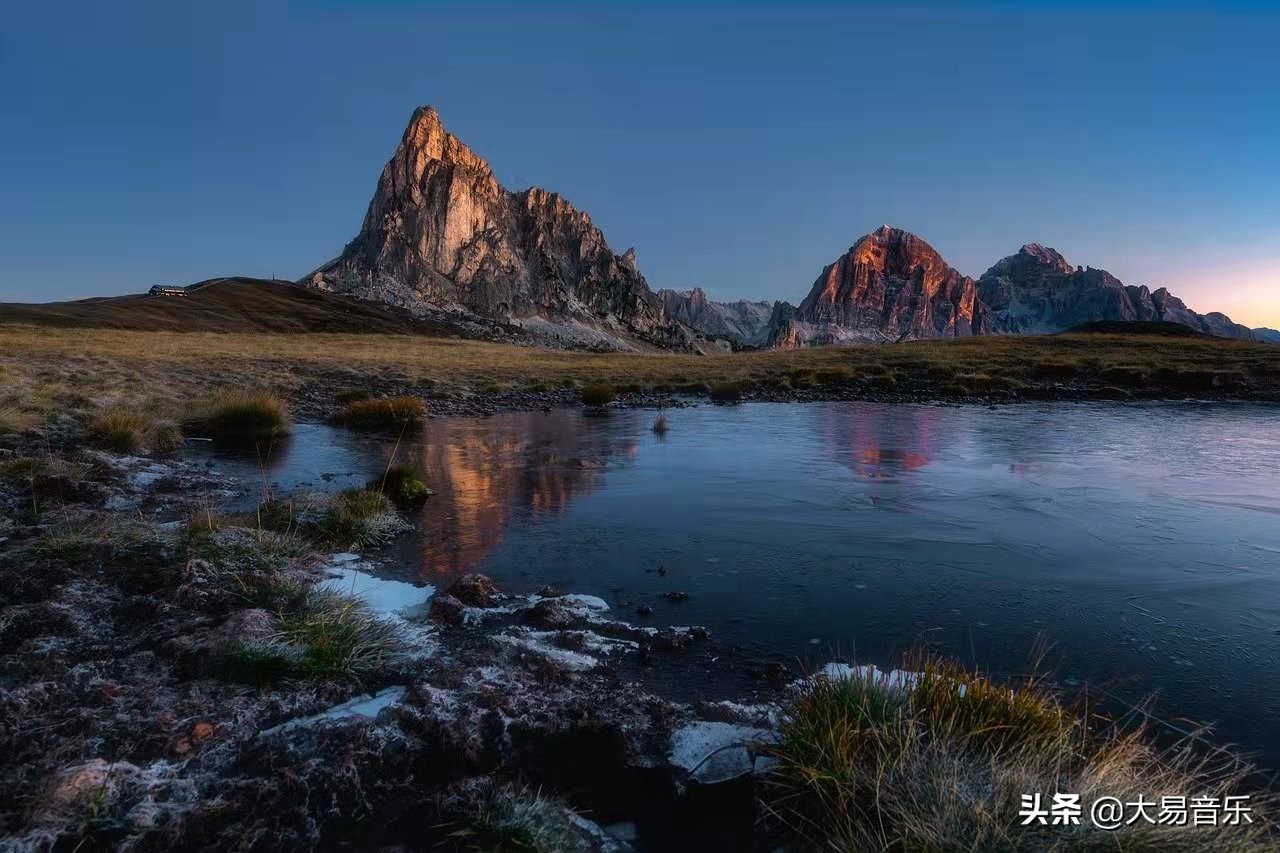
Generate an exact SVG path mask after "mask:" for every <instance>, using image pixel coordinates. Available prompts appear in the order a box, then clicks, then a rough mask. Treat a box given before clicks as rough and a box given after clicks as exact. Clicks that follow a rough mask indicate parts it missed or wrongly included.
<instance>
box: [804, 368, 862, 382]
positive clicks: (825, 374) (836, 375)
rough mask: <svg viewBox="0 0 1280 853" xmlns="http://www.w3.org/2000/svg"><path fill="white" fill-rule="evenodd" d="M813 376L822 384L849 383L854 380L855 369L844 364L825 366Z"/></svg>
mask: <svg viewBox="0 0 1280 853" xmlns="http://www.w3.org/2000/svg"><path fill="white" fill-rule="evenodd" d="M813 376H814V379H815V380H816V381H817V382H818V383H819V384H820V385H847V384H849V382H851V381H852V380H853V370H851V369H850V368H848V367H845V366H844V365H838V366H836V367H824V368H822V369H821V370H817V371H815V372H814V374H813Z"/></svg>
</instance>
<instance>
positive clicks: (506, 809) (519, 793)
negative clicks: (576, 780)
mask: <svg viewBox="0 0 1280 853" xmlns="http://www.w3.org/2000/svg"><path fill="white" fill-rule="evenodd" d="M452 837H453V838H454V839H455V840H456V841H457V842H458V844H459V846H460V847H461V848H462V849H464V850H469V851H477V853H479V851H484V853H517V851H518V853H559V851H562V850H576V849H579V848H580V847H581V845H580V844H577V843H575V842H576V841H577V837H576V834H575V832H574V827H573V822H572V813H571V812H570V811H569V810H568V808H567V807H566V806H565V805H564V804H563V803H561V802H560V801H558V800H554V799H551V798H549V797H544V796H542V795H541V794H539V793H537V792H534V791H530V790H526V789H523V788H514V787H509V788H503V789H501V790H499V791H497V792H495V793H494V794H492V795H491V796H490V797H489V798H488V801H487V802H485V803H484V804H483V805H482V806H481V807H480V811H479V814H477V815H476V816H475V817H474V818H473V819H472V820H471V821H470V822H469V823H468V825H467V826H466V827H465V828H463V829H460V830H458V831H456V832H454V833H452Z"/></svg>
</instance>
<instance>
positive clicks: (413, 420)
mask: <svg viewBox="0 0 1280 853" xmlns="http://www.w3.org/2000/svg"><path fill="white" fill-rule="evenodd" d="M426 417H427V404H426V403H424V402H422V401H421V400H419V399H418V398H417V397H382V398H379V399H376V400H354V401H352V402H350V403H348V404H347V406H346V408H345V409H343V411H342V419H343V420H344V421H346V422H347V425H348V426H353V427H360V428H362V429H389V428H398V427H405V426H413V425H416V424H420V423H422V421H424V420H426Z"/></svg>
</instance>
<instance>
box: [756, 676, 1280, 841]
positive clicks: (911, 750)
mask: <svg viewBox="0 0 1280 853" xmlns="http://www.w3.org/2000/svg"><path fill="white" fill-rule="evenodd" d="M904 666H905V667H906V668H907V669H908V670H909V671H911V672H919V673H921V675H920V677H919V678H918V681H917V682H916V685H915V686H914V688H909V689H891V688H886V687H885V685H884V683H883V682H881V681H878V680H877V679H876V678H875V677H874V676H873V675H871V674H865V675H858V674H856V673H855V674H854V676H853V677H852V678H826V677H821V676H819V677H817V678H815V679H813V680H812V681H811V682H809V683H808V684H807V686H805V687H803V688H802V689H801V690H800V691H799V692H798V694H797V695H796V696H795V697H794V698H793V699H792V700H791V701H790V702H789V704H788V705H787V706H786V707H785V709H784V713H783V719H782V722H781V739H780V741H779V742H778V743H777V744H776V745H774V746H772V747H769V748H768V751H769V752H770V753H771V754H772V756H773V757H774V758H775V759H776V760H777V764H776V765H775V766H774V768H773V769H772V770H771V772H770V774H769V776H768V777H767V782H766V788H765V801H764V802H765V805H766V808H768V809H769V810H770V811H771V812H772V813H773V814H774V816H775V817H776V818H778V819H779V820H781V821H782V822H783V823H784V824H785V825H787V826H789V827H790V828H791V829H792V830H793V831H795V832H796V833H797V834H798V835H799V836H800V837H801V838H802V839H804V840H805V842H807V845H808V846H801V847H800V848H798V849H814V850H818V849H821V850H903V851H907V850H1008V851H1013V850H1052V851H1068V850H1120V851H1124V850H1142V851H1147V850H1163V851H1195V850H1207V849H1214V850H1240V851H1255V850H1256V851H1263V850H1274V849H1276V847H1275V842H1276V834H1275V833H1276V829H1277V827H1276V823H1275V817H1274V808H1275V806H1276V800H1275V797H1274V796H1273V795H1272V794H1270V793H1268V792H1266V791H1265V790H1259V789H1258V787H1257V785H1258V781H1259V780H1258V779H1257V777H1256V776H1254V774H1253V770H1252V768H1251V767H1249V766H1248V765H1247V764H1246V763H1245V762H1243V761H1242V760H1241V759H1239V758H1238V757H1236V756H1234V755H1232V754H1230V753H1228V752H1226V751H1224V750H1217V749H1212V748H1210V747H1207V746H1202V745H1200V744H1199V743H1197V742H1195V741H1193V740H1188V741H1186V742H1183V743H1181V744H1177V745H1174V746H1172V747H1167V748H1161V747H1157V746H1156V745H1155V744H1154V742H1153V739H1152V738H1151V737H1150V736H1149V734H1148V733H1147V732H1145V731H1143V730H1141V729H1126V728H1124V727H1121V726H1118V725H1115V724H1114V723H1112V722H1110V721H1107V720H1102V719H1100V718H1098V717H1096V716H1091V715H1090V714H1089V713H1088V712H1087V710H1086V709H1085V708H1084V707H1083V706H1079V707H1078V706H1073V705H1065V704H1063V702H1062V701H1061V699H1060V698H1059V697H1058V696H1057V695H1056V694H1055V693H1054V692H1052V691H1051V690H1048V689H1046V688H1045V687H1044V686H1042V685H1041V684H1038V683H1035V682H1032V683H1028V684H1012V685H1011V684H1001V683H998V682H995V681H993V680H991V679H989V678H987V677H985V676H983V675H981V674H979V673H976V672H973V671H970V670H967V669H965V668H963V667H961V666H959V665H957V664H955V663H951V662H947V661H941V660H937V659H930V658H920V657H916V658H915V659H913V660H908V661H907V662H906V663H905V664H904ZM1037 792H1039V793H1041V794H1042V797H1043V801H1044V802H1045V803H1046V804H1048V803H1051V802H1052V796H1053V794H1054V793H1055V792H1067V793H1077V794H1080V800H1081V803H1082V804H1084V812H1083V814H1082V819H1081V821H1080V824H1079V825H1075V826H1069V827H1064V826H1054V825H1048V826H1042V825H1039V824H1038V823H1032V824H1030V825H1023V824H1022V822H1021V820H1020V818H1019V815H1018V812H1019V808H1020V806H1021V797H1022V795H1023V794H1034V793H1037ZM1243 794H1252V798H1251V800H1250V802H1249V803H1247V805H1250V806H1251V807H1252V809H1253V817H1254V822H1253V823H1251V824H1250V823H1245V822H1244V821H1241V822H1240V825H1235V826H1177V825H1170V824H1166V825H1152V824H1151V823H1148V822H1146V821H1145V820H1142V819H1139V820H1138V821H1136V822H1135V823H1133V824H1130V825H1126V826H1123V827H1121V828H1119V829H1118V830H1116V831H1114V832H1111V831H1104V830H1101V829H1099V828H1097V827H1095V826H1094V825H1093V824H1092V822H1091V820H1090V818H1089V811H1088V809H1089V804H1091V803H1092V802H1093V801H1094V800H1096V799H1097V798H1099V797H1101V796H1112V797H1117V798H1119V799H1120V800H1121V801H1122V802H1124V803H1132V802H1135V801H1136V800H1137V799H1138V798H1139V797H1140V796H1141V797H1144V798H1145V799H1146V800H1147V801H1148V802H1151V801H1152V800H1154V801H1156V802H1157V803H1158V802H1159V801H1160V798H1161V797H1162V796H1186V797H1188V801H1187V802H1188V803H1190V798H1191V797H1193V796H1206V795H1208V796H1214V797H1218V798H1222V797H1224V796H1227V795H1237V796H1238V795H1243ZM1153 816H1154V815H1153Z"/></svg>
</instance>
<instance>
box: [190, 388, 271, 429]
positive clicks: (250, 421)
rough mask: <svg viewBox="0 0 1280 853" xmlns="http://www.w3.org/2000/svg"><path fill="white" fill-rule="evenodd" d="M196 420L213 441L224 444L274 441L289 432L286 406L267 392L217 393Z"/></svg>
mask: <svg viewBox="0 0 1280 853" xmlns="http://www.w3.org/2000/svg"><path fill="white" fill-rule="evenodd" d="M196 421H197V422H198V423H200V424H202V425H203V426H205V427H206V428H207V429H208V430H209V432H210V433H212V434H213V436H214V438H219V439H223V440H228V441H245V440H253V439H262V438H278V437H280V436H283V435H285V434H287V433H288V432H289V410H288V407H287V406H286V405H285V403H284V401H283V400H281V399H280V398H279V397H277V396H276V395H275V394H272V393H270V392H267V391H240V390H235V389H228V390H223V391H220V392H218V393H217V394H215V395H214V396H213V397H211V398H209V399H208V400H207V401H206V403H205V404H204V405H203V406H202V407H201V412H200V414H199V415H197V417H196Z"/></svg>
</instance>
